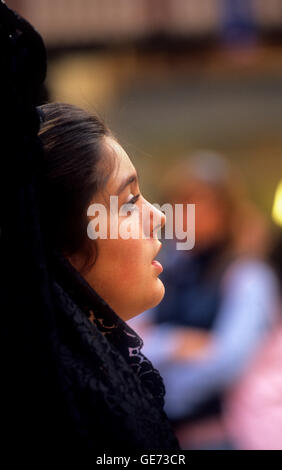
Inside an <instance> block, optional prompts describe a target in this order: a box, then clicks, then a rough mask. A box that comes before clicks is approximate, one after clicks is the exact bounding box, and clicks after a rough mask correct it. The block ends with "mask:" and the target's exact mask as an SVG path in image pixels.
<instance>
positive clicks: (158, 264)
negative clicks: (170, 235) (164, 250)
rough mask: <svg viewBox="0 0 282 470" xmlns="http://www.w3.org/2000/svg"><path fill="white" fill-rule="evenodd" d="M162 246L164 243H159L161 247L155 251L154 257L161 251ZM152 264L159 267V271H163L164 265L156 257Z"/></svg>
mask: <svg viewBox="0 0 282 470" xmlns="http://www.w3.org/2000/svg"><path fill="white" fill-rule="evenodd" d="M161 247H162V244H161V243H159V247H158V249H157V251H156V253H155V256H154V258H155V257H156V256H157V255H158V253H159V251H160V249H161ZM152 265H153V266H154V267H155V268H156V269H158V271H159V272H160V273H161V272H162V271H163V267H162V265H161V263H160V262H159V261H157V260H156V259H153V261H152Z"/></svg>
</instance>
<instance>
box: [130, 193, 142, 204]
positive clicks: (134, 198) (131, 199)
mask: <svg viewBox="0 0 282 470" xmlns="http://www.w3.org/2000/svg"><path fill="white" fill-rule="evenodd" d="M130 196H132V197H131V198H130V199H129V201H128V202H127V204H135V203H136V202H137V201H138V199H139V196H140V194H136V196H133V194H130Z"/></svg>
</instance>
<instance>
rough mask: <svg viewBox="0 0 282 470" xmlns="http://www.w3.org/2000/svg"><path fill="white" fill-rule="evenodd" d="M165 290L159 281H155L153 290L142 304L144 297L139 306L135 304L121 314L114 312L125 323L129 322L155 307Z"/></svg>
mask: <svg viewBox="0 0 282 470" xmlns="http://www.w3.org/2000/svg"><path fill="white" fill-rule="evenodd" d="M164 294H165V288H164V285H163V283H162V281H161V280H160V279H157V280H156V285H155V286H154V290H153V292H152V293H151V295H150V298H149V299H146V300H147V301H146V302H145V303H144V297H143V298H142V304H141V303H140V304H139V306H137V304H136V303H135V304H134V306H131V308H130V310H129V311H128V308H127V309H126V311H125V310H124V311H123V312H119V313H118V312H116V313H118V315H119V316H120V317H121V318H122V319H123V320H125V321H127V320H130V319H131V318H133V317H136V316H137V315H140V314H141V313H143V312H145V311H146V310H149V309H150V308H153V307H156V306H157V305H158V304H159V303H160V302H161V301H162V300H163V298H164ZM127 307H128V306H127Z"/></svg>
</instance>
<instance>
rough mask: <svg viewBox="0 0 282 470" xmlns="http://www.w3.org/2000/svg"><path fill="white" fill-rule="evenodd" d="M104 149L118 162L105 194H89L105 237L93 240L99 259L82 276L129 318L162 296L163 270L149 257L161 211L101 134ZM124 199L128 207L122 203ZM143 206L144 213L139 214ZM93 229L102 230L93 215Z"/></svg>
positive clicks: (118, 151)
mask: <svg viewBox="0 0 282 470" xmlns="http://www.w3.org/2000/svg"><path fill="white" fill-rule="evenodd" d="M102 152H103V153H104V156H105V160H107V158H110V159H112V158H113V157H114V159H115V161H116V163H117V164H116V170H115V171H114V172H113V174H112V175H111V176H110V178H109V180H108V182H107V185H106V188H105V190H104V191H103V194H102V193H98V194H96V195H95V198H94V199H93V203H95V204H102V205H103V206H104V207H105V210H106V211H107V218H106V219H107V226H106V231H107V236H106V238H97V239H96V240H91V243H93V244H96V248H97V258H96V261H95V264H94V265H93V266H92V267H91V269H90V270H89V271H88V272H87V273H86V274H83V276H84V277H85V279H86V280H87V282H88V283H89V284H90V285H91V286H92V287H93V288H94V290H96V291H97V292H98V294H99V295H100V296H101V297H102V298H103V299H104V300H105V301H106V302H107V303H108V304H109V305H110V306H111V307H112V309H113V310H114V311H115V312H116V313H117V314H118V315H119V316H120V317H121V318H122V319H123V320H129V319H130V318H132V317H134V316H136V315H138V314H140V313H142V312H143V311H145V310H147V309H148V308H152V307H154V306H156V305H157V304H158V303H159V302H160V301H161V300H162V298H163V296H164V286H163V283H162V282H161V280H160V279H159V278H158V276H159V274H160V273H161V271H162V269H161V266H160V265H159V264H158V263H156V262H155V263H154V262H153V261H154V260H155V258H156V256H157V254H158V252H159V250H160V248H161V243H160V242H159V240H158V238H157V233H156V228H157V227H160V225H161V226H163V225H164V223H165V216H164V215H163V213H162V212H160V211H159V210H158V209H156V208H155V207H154V206H152V205H151V204H150V203H149V202H148V201H147V200H146V199H145V198H144V197H143V196H142V195H141V194H140V189H139V184H138V178H137V174H136V170H135V168H134V166H133V164H132V162H131V161H130V159H129V157H128V155H127V154H126V152H125V151H124V150H123V149H122V147H121V146H120V145H119V144H118V143H117V142H116V141H115V140H114V139H113V138H111V137H105V138H104V142H103V144H102ZM105 194H106V196H105ZM110 196H118V197H117V198H116V201H117V204H118V212H117V211H115V213H113V207H111V206H110ZM125 204H128V206H127V207H130V209H131V210H130V211H127V210H126V208H124V205H125ZM122 206H123V207H122ZM144 209H145V210H144ZM142 210H143V214H144V213H145V214H147V216H146V217H142ZM148 214H149V216H148ZM111 215H112V216H113V215H115V216H116V219H115V220H116V223H117V226H116V229H117V233H116V238H112V237H111V236H110V235H111V233H110V220H111V219H110V216H111ZM95 216H97V213H94V212H93V217H91V216H89V221H90V223H91V220H92V222H93V221H94V219H95ZM96 228H97V229H98V230H99V229H101V227H99V226H98V227H97V219H96ZM125 232H128V235H127V236H129V238H127V239H126V238H125V237H124V233H125ZM130 233H135V234H138V238H133V237H132V236H131V237H130ZM145 235H146V237H147V238H145ZM135 237H136V235H135ZM71 262H72V264H74V266H75V267H77V265H79V257H77V256H76V257H72V258H71Z"/></svg>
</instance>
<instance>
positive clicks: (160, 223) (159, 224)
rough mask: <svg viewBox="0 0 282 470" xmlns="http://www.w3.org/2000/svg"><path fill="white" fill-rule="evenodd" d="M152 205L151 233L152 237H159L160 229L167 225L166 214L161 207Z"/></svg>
mask: <svg viewBox="0 0 282 470" xmlns="http://www.w3.org/2000/svg"><path fill="white" fill-rule="evenodd" d="M151 207H152V209H151V212H150V222H151V225H150V233H151V236H152V237H156V238H157V233H158V231H159V230H160V229H161V228H163V227H164V226H165V223H166V216H165V214H164V213H163V212H162V211H161V210H160V209H158V208H157V207H155V206H153V205H152V204H151Z"/></svg>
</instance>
